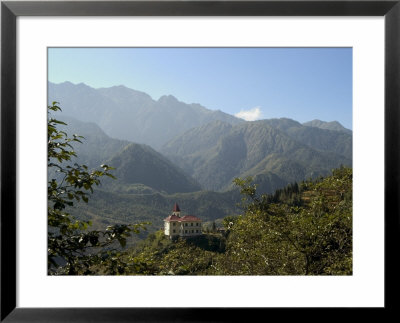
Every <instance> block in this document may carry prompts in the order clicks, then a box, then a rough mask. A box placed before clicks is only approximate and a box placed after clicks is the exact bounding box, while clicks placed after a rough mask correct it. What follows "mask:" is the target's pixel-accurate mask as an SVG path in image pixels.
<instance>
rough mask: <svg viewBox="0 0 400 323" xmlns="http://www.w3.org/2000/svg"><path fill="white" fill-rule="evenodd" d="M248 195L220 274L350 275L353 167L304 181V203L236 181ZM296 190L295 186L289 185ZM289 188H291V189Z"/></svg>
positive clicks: (232, 233) (232, 228)
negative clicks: (274, 197) (277, 197)
mask: <svg viewBox="0 0 400 323" xmlns="http://www.w3.org/2000/svg"><path fill="white" fill-rule="evenodd" d="M236 182H237V184H238V185H240V187H241V189H242V193H243V194H244V196H245V198H246V199H247V200H248V203H247V206H246V212H245V214H244V215H243V216H241V217H239V218H238V220H237V221H236V223H235V225H233V226H232V227H231V229H230V232H229V238H228V241H227V251H226V254H225V257H223V258H221V259H220V262H219V263H217V270H216V271H217V273H219V274H224V275H235V274H240V275H350V274H351V273H352V170H351V169H350V168H344V167H341V168H340V169H337V170H335V171H333V174H332V176H329V177H327V178H324V179H321V180H319V181H316V182H308V183H307V185H304V187H306V189H307V190H306V191H304V192H302V193H297V194H301V196H302V197H301V198H302V204H303V206H293V205H291V204H290V203H284V202H280V203H276V204H275V203H269V202H268V200H270V199H271V197H268V196H267V195H261V196H259V195H257V194H256V190H255V188H254V186H252V185H250V184H249V183H247V182H245V181H243V180H237V181H236ZM292 189H293V190H296V187H295V186H292ZM293 194H294V193H293Z"/></svg>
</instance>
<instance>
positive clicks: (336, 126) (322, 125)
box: [303, 119, 352, 134]
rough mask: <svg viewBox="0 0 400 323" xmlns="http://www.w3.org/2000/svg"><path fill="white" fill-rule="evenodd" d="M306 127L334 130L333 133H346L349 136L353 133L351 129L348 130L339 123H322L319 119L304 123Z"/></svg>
mask: <svg viewBox="0 0 400 323" xmlns="http://www.w3.org/2000/svg"><path fill="white" fill-rule="evenodd" d="M303 125H304V126H307V127H316V128H320V129H325V130H333V131H341V132H345V133H347V134H351V133H352V131H351V130H350V129H347V128H345V127H343V126H342V125H341V124H340V123H339V122H338V121H331V122H326V121H321V120H318V119H315V120H312V121H308V122H305V123H303Z"/></svg>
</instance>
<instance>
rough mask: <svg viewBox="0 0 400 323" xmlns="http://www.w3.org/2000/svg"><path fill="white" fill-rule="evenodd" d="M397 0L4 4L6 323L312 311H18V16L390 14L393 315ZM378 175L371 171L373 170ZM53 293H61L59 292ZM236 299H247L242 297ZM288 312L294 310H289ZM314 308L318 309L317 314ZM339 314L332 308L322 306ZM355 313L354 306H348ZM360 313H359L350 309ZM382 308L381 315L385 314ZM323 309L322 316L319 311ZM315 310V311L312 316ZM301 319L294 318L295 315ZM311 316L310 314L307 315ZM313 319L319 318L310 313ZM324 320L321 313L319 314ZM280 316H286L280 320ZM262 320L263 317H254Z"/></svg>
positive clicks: (215, 318)
mask: <svg viewBox="0 0 400 323" xmlns="http://www.w3.org/2000/svg"><path fill="white" fill-rule="evenodd" d="M399 2H400V0H379V1H373V0H372V1H370V0H353V1H335V0H314V1H301V0H292V1H286V0H280V1H277V0H275V1H274V0H259V1H168V0H167V1H78V2H77V1H62V2H60V1H42V2H39V1H2V3H1V241H0V243H1V268H0V269H1V285H0V289H1V294H0V297H1V317H0V320H1V321H2V322H3V321H4V322H192V321H193V322H200V321H205V322H206V321H212V322H220V321H228V322H233V321H237V320H239V319H240V317H241V316H242V315H246V316H247V317H248V318H251V317H253V318H254V320H256V318H257V317H260V316H259V315H261V317H263V315H264V314H265V311H266V310H270V311H275V312H278V313H279V315H286V314H284V313H287V312H291V311H292V312H293V311H297V312H299V314H300V315H302V313H304V312H305V311H306V310H310V309H295V308H293V309H288V308H280V309H278V308H276V309H256V308H250V309H249V308H246V309H244V308H234V309H232V308H207V309H206V308H120V309H119V308H95V309H93V308H79V309H78V308H58V309H54V308H53V309H51V308H17V307H16V299H17V290H16V288H17V285H16V278H17V277H16V272H17V267H16V241H17V239H16V238H17V237H16V189H17V187H16V162H17V157H16V81H17V80H16V35H17V34H16V19H17V17H18V16H384V17H385V147H384V148H385V156H384V158H385V178H384V180H385V306H384V308H382V309H380V308H379V309H378V308H376V309H374V311H373V312H371V311H368V315H369V316H370V317H371V315H372V317H373V316H374V315H375V314H376V315H377V316H376V317H378V315H379V317H380V319H382V317H381V316H382V314H385V315H386V314H387V313H388V312H389V311H396V306H397V300H398V298H397V297H396V294H397V291H398V287H399V278H398V276H399V275H398V273H397V268H398V267H396V259H395V258H396V255H398V254H399V253H398V246H399V238H398V237H399V227H400V218H399V213H400V212H399V209H400V194H399V193H400V191H399V180H400V167H399V165H400V149H399V148H400V147H399V145H400V142H399V137H400V133H399V132H400V131H399V129H400V127H399V124H400V3H399ZM371 176H373V170H371ZM55 296H56V294H55ZM238 297H244V296H243V295H240V293H238ZM287 310H289V311H287ZM313 310H314V309H313ZM324 310H326V311H329V312H330V314H329V315H330V316H331V315H335V313H336V311H335V313H334V312H333V310H332V309H324ZM346 310H347V311H351V310H352V309H346ZM353 310H357V309H353ZM382 311H384V312H382ZM317 312H318V311H317ZM314 313H315V312H314ZM373 313H374V314H373ZM296 315H297V314H296ZM306 315H307V316H308V315H309V314H306ZM313 315H315V314H313ZM316 315H317V316H318V315H321V314H316ZM282 318H283V316H282V317H281V319H282ZM257 320H258V319H257Z"/></svg>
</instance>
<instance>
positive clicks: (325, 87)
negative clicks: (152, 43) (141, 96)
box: [48, 47, 353, 129]
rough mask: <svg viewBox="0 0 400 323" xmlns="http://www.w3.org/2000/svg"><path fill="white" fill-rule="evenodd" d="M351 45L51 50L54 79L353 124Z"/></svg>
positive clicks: (252, 112) (235, 111) (251, 114)
mask: <svg viewBox="0 0 400 323" xmlns="http://www.w3.org/2000/svg"><path fill="white" fill-rule="evenodd" d="M352 69H353V66H352V49H351V48H244V47H237V48H49V49H48V80H49V81H50V82H53V83H61V82H65V81H69V82H72V83H75V84H77V83H85V84H86V85H89V86H91V87H93V88H101V87H111V86H115V85H125V86H126V87H129V88H132V89H135V90H138V91H142V92H146V93H147V94H149V95H150V96H151V97H152V98H153V99H154V100H158V99H159V98H160V97H161V96H162V95H173V96H175V97H176V98H177V99H178V100H179V101H183V102H185V103H199V104H201V105H202V106H204V107H206V108H208V109H211V110H221V111H223V112H226V113H229V114H232V115H236V116H237V117H240V118H243V119H245V120H249V121H252V120H258V119H270V118H283V117H284V118H291V119H294V120H297V121H299V122H306V121H310V120H314V119H319V120H323V121H334V120H336V121H339V122H340V123H341V124H342V125H343V126H345V127H346V128H349V129H352V100H353V98H352V84H353V79H352Z"/></svg>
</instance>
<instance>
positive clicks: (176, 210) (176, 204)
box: [172, 203, 181, 212]
mask: <svg viewBox="0 0 400 323" xmlns="http://www.w3.org/2000/svg"><path fill="white" fill-rule="evenodd" d="M180 211H181V209H180V208H179V205H178V203H175V204H174V208H173V209H172V212H180Z"/></svg>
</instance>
